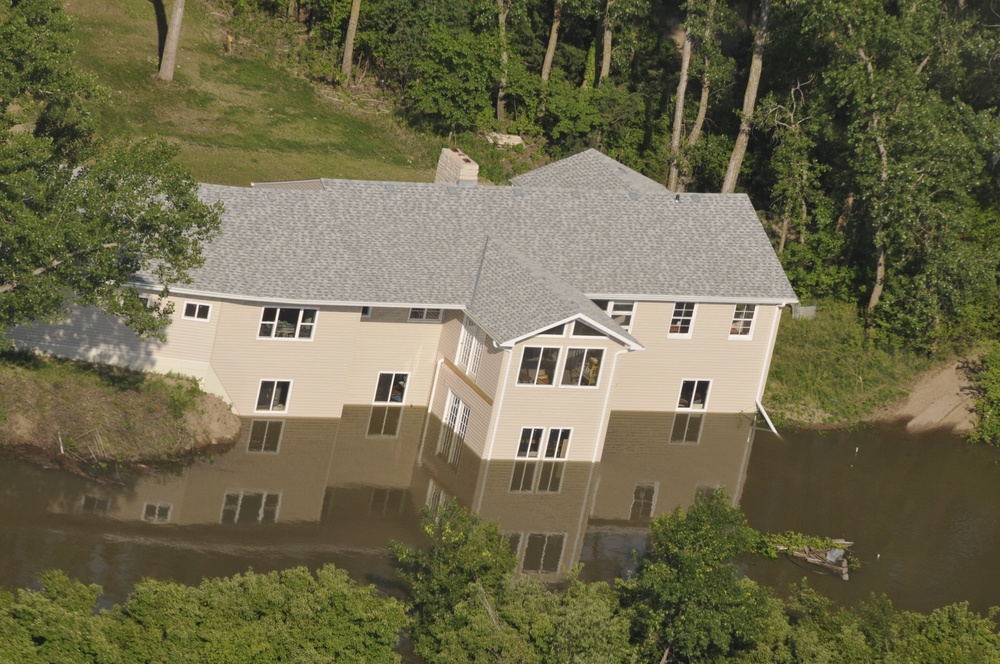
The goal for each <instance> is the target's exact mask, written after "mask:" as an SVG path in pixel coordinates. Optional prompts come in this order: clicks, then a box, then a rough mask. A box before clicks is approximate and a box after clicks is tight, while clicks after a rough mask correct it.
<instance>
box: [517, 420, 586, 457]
mask: <svg viewBox="0 0 1000 664" xmlns="http://www.w3.org/2000/svg"><path fill="white" fill-rule="evenodd" d="M525 429H541V430H542V440H541V443H540V447H539V449H538V452H539V456H536V457H523V456H518V449H517V448H515V449H514V459H515V460H516V461H566V459H568V458H569V448H570V446H572V444H573V427H533V426H523V427H521V432H520V435H522V436H523V435H524V430H525ZM553 431H569V441H568V442H567V443H566V456H563V457H547V456H545V451H546V450H547V449H548V446H549V434H550V433H551V432H553ZM520 445H521V439H520V436H519V437H518V439H517V446H518V447H520Z"/></svg>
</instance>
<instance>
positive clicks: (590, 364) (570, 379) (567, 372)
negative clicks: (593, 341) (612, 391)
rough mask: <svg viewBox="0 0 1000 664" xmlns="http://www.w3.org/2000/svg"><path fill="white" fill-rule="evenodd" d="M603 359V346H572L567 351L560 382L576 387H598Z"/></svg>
mask: <svg viewBox="0 0 1000 664" xmlns="http://www.w3.org/2000/svg"><path fill="white" fill-rule="evenodd" d="M603 360H604V349H603V348H570V349H569V350H568V351H567V353H566V366H565V367H564V368H563V377H562V382H561V383H560V384H561V385H563V386H566V385H570V386H575V387H597V379H598V378H600V376H601V363H602V362H603Z"/></svg>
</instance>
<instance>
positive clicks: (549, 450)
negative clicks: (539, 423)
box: [517, 427, 570, 459]
mask: <svg viewBox="0 0 1000 664" xmlns="http://www.w3.org/2000/svg"><path fill="white" fill-rule="evenodd" d="M569 436H570V429H549V435H548V436H545V429H541V428H538V427H534V428H532V427H526V428H524V429H521V440H520V442H519V443H518V444H517V458H518V459H538V458H545V459H565V458H566V452H567V450H568V449H569ZM543 441H544V446H543Z"/></svg>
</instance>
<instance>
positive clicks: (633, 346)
mask: <svg viewBox="0 0 1000 664" xmlns="http://www.w3.org/2000/svg"><path fill="white" fill-rule="evenodd" d="M578 320H582V321H584V322H586V323H588V324H590V326H591V327H594V328H596V329H598V330H600V331H601V332H604V333H606V334H607V335H608V336H609V337H611V338H612V339H614V340H615V341H618V342H620V343H621V344H622V345H623V346H627V347H628V349H629V350H630V351H633V350H643V349H644V348H645V346H643V345H642V344H641V343H639V342H638V341H633V340H632V339H629V338H628V337H626V336H624V335H622V334H621V333H620V332H615V331H614V330H612V329H610V328H608V327H607V326H606V325H603V324H601V323H598V322H597V321H595V320H594V319H593V318H590V317H589V316H585V315H583V314H577V315H576V316H570V317H569V318H566V319H565V320H562V321H559V322H556V323H552V324H551V325H546V326H545V327H543V328H540V329H537V330H535V331H533V332H529V333H527V334H522V335H521V336H519V337H515V338H514V339H510V340H508V341H504V342H502V343H501V344H500V345H501V346H502V347H504V348H513V347H514V345H515V344H517V343H520V342H522V341H524V340H525V339H530V338H531V337H534V336H536V335H538V334H541V333H542V332H544V331H545V330H547V329H549V328H551V327H556V326H557V325H567V324H569V323H573V322H576V321H578ZM574 338H575V339H580V338H581V337H574Z"/></svg>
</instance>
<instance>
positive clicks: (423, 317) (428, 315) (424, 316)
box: [409, 309, 441, 322]
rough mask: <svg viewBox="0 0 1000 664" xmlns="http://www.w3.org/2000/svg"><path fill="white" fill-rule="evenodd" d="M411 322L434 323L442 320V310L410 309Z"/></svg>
mask: <svg viewBox="0 0 1000 664" xmlns="http://www.w3.org/2000/svg"><path fill="white" fill-rule="evenodd" d="M409 320H410V321H425V322H432V321H438V320H441V310H440V309H410V316H409Z"/></svg>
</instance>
